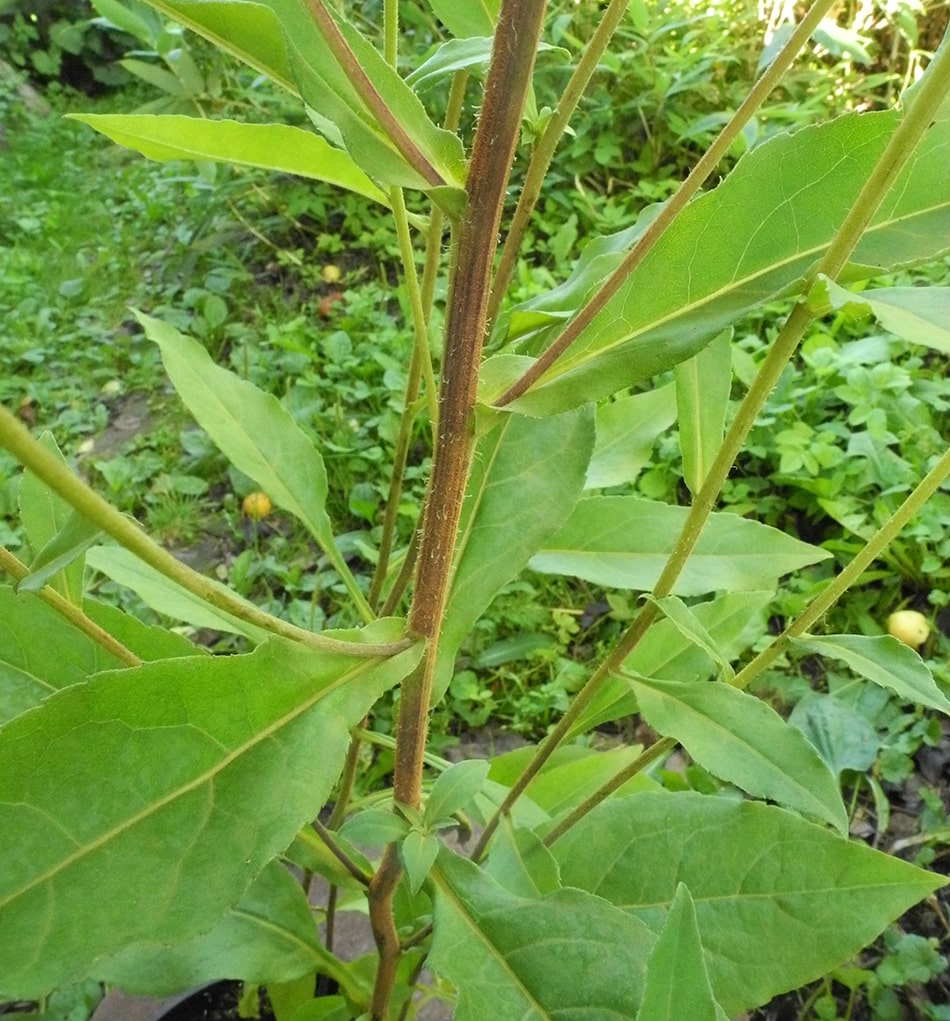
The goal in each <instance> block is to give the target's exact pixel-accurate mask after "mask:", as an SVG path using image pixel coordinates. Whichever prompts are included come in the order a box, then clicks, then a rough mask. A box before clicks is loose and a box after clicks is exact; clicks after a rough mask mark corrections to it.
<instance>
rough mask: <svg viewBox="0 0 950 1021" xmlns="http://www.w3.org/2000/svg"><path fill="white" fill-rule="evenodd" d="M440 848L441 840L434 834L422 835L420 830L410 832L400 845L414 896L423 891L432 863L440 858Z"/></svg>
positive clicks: (410, 888)
mask: <svg viewBox="0 0 950 1021" xmlns="http://www.w3.org/2000/svg"><path fill="white" fill-rule="evenodd" d="M439 846H440V845H439V838H438V837H437V836H436V835H435V834H434V833H422V832H421V831H420V830H410V831H409V832H408V833H407V834H406V839H405V840H404V841H403V842H402V844H400V846H399V853H400V855H401V857H402V863H403V866H404V867H405V869H406V878H407V879H408V880H409V891H410V893H412V894H413V895H415V894H417V893H418V892H419V891H420V890H421V889H422V884H423V883H424V882H425V881H426V877H427V876H428V875H429V870H430V869H431V868H432V863H433V862H434V861H435V859H436V858H437V857H438V854H439Z"/></svg>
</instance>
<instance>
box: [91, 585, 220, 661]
mask: <svg viewBox="0 0 950 1021" xmlns="http://www.w3.org/2000/svg"><path fill="white" fill-rule="evenodd" d="M82 608H83V612H84V613H85V614H86V616H87V617H89V618H90V620H92V621H94V622H95V623H96V624H98V625H99V627H101V628H103V630H105V631H108V632H109V634H110V635H112V637H113V638H117V639H118V640H119V641H120V642H121V643H122V644H123V645H124V646H125V647H126V648H127V649H128V650H129V651H130V652H134V653H135V655H136V656H138V657H139V659H142V660H147V661H151V660H153V659H177V658H178V657H179V656H207V655H209V652H208V650H207V649H206V648H205V647H204V646H203V645H193V644H192V643H191V642H190V641H188V639H187V638H186V637H185V636H184V635H180V634H178V632H177V631H169V630H167V629H166V628H163V627H159V626H158V625H157V624H143V623H142V621H140V620H139V619H138V618H137V617H133V616H132V615H131V614H129V613H124V612H123V611H122V610H120V609H118V608H117V607H115V606H110V605H109V604H108V603H100V602H99V601H98V600H95V599H85V600H84V601H83V604H82Z"/></svg>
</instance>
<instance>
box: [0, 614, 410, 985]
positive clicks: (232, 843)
mask: <svg viewBox="0 0 950 1021" xmlns="http://www.w3.org/2000/svg"><path fill="white" fill-rule="evenodd" d="M369 630H371V631H372V632H373V638H372V639H371V640H373V641H376V640H378V641H392V640H393V638H394V637H397V636H398V633H399V630H400V625H399V624H398V622H395V621H385V622H380V626H378V627H374V628H372V629H369ZM419 655H420V650H419V649H418V648H413V649H411V650H407V652H405V653H401V654H400V655H398V656H396V657H393V658H392V659H388V660H385V661H382V662H379V661H373V660H367V659H356V658H353V657H349V656H343V655H337V654H325V653H321V654H318V653H315V652H313V651H312V650H309V649H305V648H303V647H300V646H296V645H293V644H291V643H288V642H284V641H278V640H271V641H269V642H268V643H267V644H265V645H263V646H261V647H260V648H259V649H258V650H256V651H255V652H253V653H251V654H250V655H244V656H224V657H213V658H208V659H196V658H195V657H186V658H183V659H178V660H163V661H159V662H156V663H148V664H145V665H144V666H141V667H137V668H135V669H130V670H123V671H115V672H109V673H104V674H99V675H98V676H96V677H94V678H92V679H91V680H90V681H88V682H87V683H85V684H79V685H74V686H72V687H70V688H66V689H64V690H63V691H60V692H58V693H57V694H55V695H53V696H51V697H50V698H48V699H47V700H46V701H45V702H43V704H42V705H40V706H38V707H37V708H36V709H35V710H33V711H32V712H30V713H27V714H25V715H23V716H20V717H18V718H17V719H15V720H13V721H11V722H10V723H8V724H6V726H4V727H3V729H2V730H0V831H2V832H3V833H5V834H9V835H10V836H9V838H8V839H6V840H5V841H3V842H0V974H2V975H3V991H4V993H5V994H6V995H8V996H12V997H14V998H22V999H33V998H37V997H39V996H42V995H44V994H45V993H46V992H47V991H48V990H49V989H51V988H53V987H54V986H58V985H62V984H63V983H64V982H68V981H70V980H71V979H73V978H75V977H78V976H81V975H84V974H86V973H87V972H88V971H89V969H90V967H91V966H92V965H93V963H94V962H95V961H96V960H97V959H100V958H103V957H104V956H107V955H110V954H114V953H116V952H118V951H119V950H121V949H122V948H124V947H127V946H130V945H132V944H134V943H136V942H141V941H144V940H148V941H152V942H160V943H173V942H178V941H180V940H183V939H188V938H191V937H193V936H195V935H197V934H199V933H201V932H203V931H208V930H209V929H210V928H211V927H212V926H213V925H214V924H215V923H216V922H217V921H218V920H219V919H220V918H221V916H222V915H223V914H224V912H225V911H227V909H228V908H230V907H231V906H232V905H234V904H235V903H236V902H237V901H238V900H239V899H240V898H241V896H243V894H244V892H245V891H246V890H247V888H248V887H249V886H250V884H251V882H252V881H253V880H254V878H255V877H256V876H257V875H259V873H260V872H261V871H262V869H263V868H264V866H265V865H266V864H267V863H268V862H269V861H270V860H271V859H272V858H274V857H275V855H277V854H278V853H280V852H281V851H282V850H283V849H284V848H285V847H286V846H287V845H288V844H289V843H290V841H291V840H292V839H293V838H294V836H295V834H296V833H297V832H298V830H299V829H300V828H301V826H303V825H304V823H306V822H308V821H309V820H311V819H313V818H314V817H315V816H316V814H317V812H318V811H319V810H320V808H321V807H322V806H323V804H324V803H325V802H326V800H327V797H328V796H329V794H330V791H331V789H332V786H333V783H334V782H335V780H336V777H337V775H338V773H339V771H340V768H341V767H342V764H343V760H344V758H345V755H346V748H347V744H348V730H349V728H350V727H353V726H355V725H356V724H357V723H358V722H359V721H360V720H361V719H362V718H363V716H364V715H365V714H366V712H367V711H368V710H369V708H370V707H371V706H372V705H373V703H374V702H375V701H376V700H377V699H378V698H379V697H380V696H381V695H382V694H383V693H384V692H385V691H386V690H388V689H389V688H391V687H392V686H393V685H394V684H395V683H397V682H398V681H399V680H401V679H402V678H403V677H404V676H405V675H406V674H407V673H408V672H409V670H411V669H412V668H413V667H414V665H415V663H416V662H417V661H418V658H419ZM315 749H317V750H318V752H319V754H315V752H314V750H315ZM146 879H147V881H145V880H146ZM79 917H81V918H82V919H83V924H82V925H81V926H77V925H76V919H77V918H79Z"/></svg>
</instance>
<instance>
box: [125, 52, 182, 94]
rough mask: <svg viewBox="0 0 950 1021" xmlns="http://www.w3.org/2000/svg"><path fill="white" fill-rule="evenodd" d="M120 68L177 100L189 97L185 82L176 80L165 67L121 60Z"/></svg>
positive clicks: (145, 62) (138, 61) (139, 61)
mask: <svg viewBox="0 0 950 1021" xmlns="http://www.w3.org/2000/svg"><path fill="white" fill-rule="evenodd" d="M119 66H120V67H123V68H125V70H126V71H128V72H129V74H131V75H135V77H136V78H141V80H142V81H143V82H145V83H146V84H148V85H151V86H152V87H153V88H156V89H158V90H159V91H160V92H165V93H167V94H168V95H169V96H173V97H175V98H176V99H180V98H184V97H185V96H187V95H188V92H187V90H186V88H185V85H184V82H182V81H181V79H180V78H176V77H175V75H173V74H172V73H171V71H167V70H166V69H165V68H164V67H159V66H158V65H157V64H149V63H148V62H147V61H145V60H133V59H131V58H127V59H126V60H120V61H119Z"/></svg>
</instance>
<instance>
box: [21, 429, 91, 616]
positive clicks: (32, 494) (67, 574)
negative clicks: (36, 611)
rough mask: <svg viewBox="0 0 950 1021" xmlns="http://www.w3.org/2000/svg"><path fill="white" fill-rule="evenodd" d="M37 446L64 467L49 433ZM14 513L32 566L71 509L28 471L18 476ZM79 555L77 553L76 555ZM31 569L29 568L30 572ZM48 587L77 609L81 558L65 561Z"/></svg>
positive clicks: (61, 457)
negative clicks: (20, 526)
mask: <svg viewBox="0 0 950 1021" xmlns="http://www.w3.org/2000/svg"><path fill="white" fill-rule="evenodd" d="M40 443H41V444H42V446H43V447H45V448H46V450H48V451H49V452H50V453H51V454H53V456H54V457H55V458H56V459H57V460H58V461H59V462H60V463H61V464H66V458H64V457H63V455H62V452H61V451H60V449H59V447H58V446H57V444H56V440H55V439H53V434H52V433H49V432H44V433H43V434H42V435H41V436H40ZM17 509H18V510H19V512H20V522H21V523H22V525H23V531H24V532H25V533H26V538H27V541H28V542H29V544H30V547H31V548H32V550H33V554H34V560H33V563H34V564H35V563H36V557H37V556H38V555H39V552H40V551H41V550H43V549H44V548H45V547H46V546H48V544H49V543H51V542H53V541H54V540H55V539H56V536H57V535H59V534H60V533H61V532H62V530H63V529H64V528H65V527H66V524H67V522H68V521H69V520H70V517H71V516H72V514H73V509H72V507H71V506H70V505H69V504H68V503H67V502H66V501H65V500H64V499H63V498H62V497H61V496H59V495H58V494H57V493H55V492H53V490H52V489H50V488H49V486H47V485H46V483H45V482H43V481H42V480H41V479H39V478H38V477H37V476H36V475H34V474H33V472H31V471H24V472H23V474H22V475H21V476H20V484H19V487H18V489H17ZM82 552H83V551H82V550H80V551H79V553H80V554H81V553H82ZM32 566H33V565H32V564H31V569H32ZM49 584H50V586H51V587H52V588H54V589H55V590H56V591H57V592H58V593H59V594H60V595H61V596H63V598H64V599H68V600H69V602H71V603H72V604H73V606H79V605H80V604H81V603H82V589H83V560H82V557H81V556H80V555H78V554H77V557H76V559H74V560H72V561H67V562H66V566H64V567H63V568H62V571H61V573H59V574H58V577H55V578H54V577H50V578H49Z"/></svg>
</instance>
